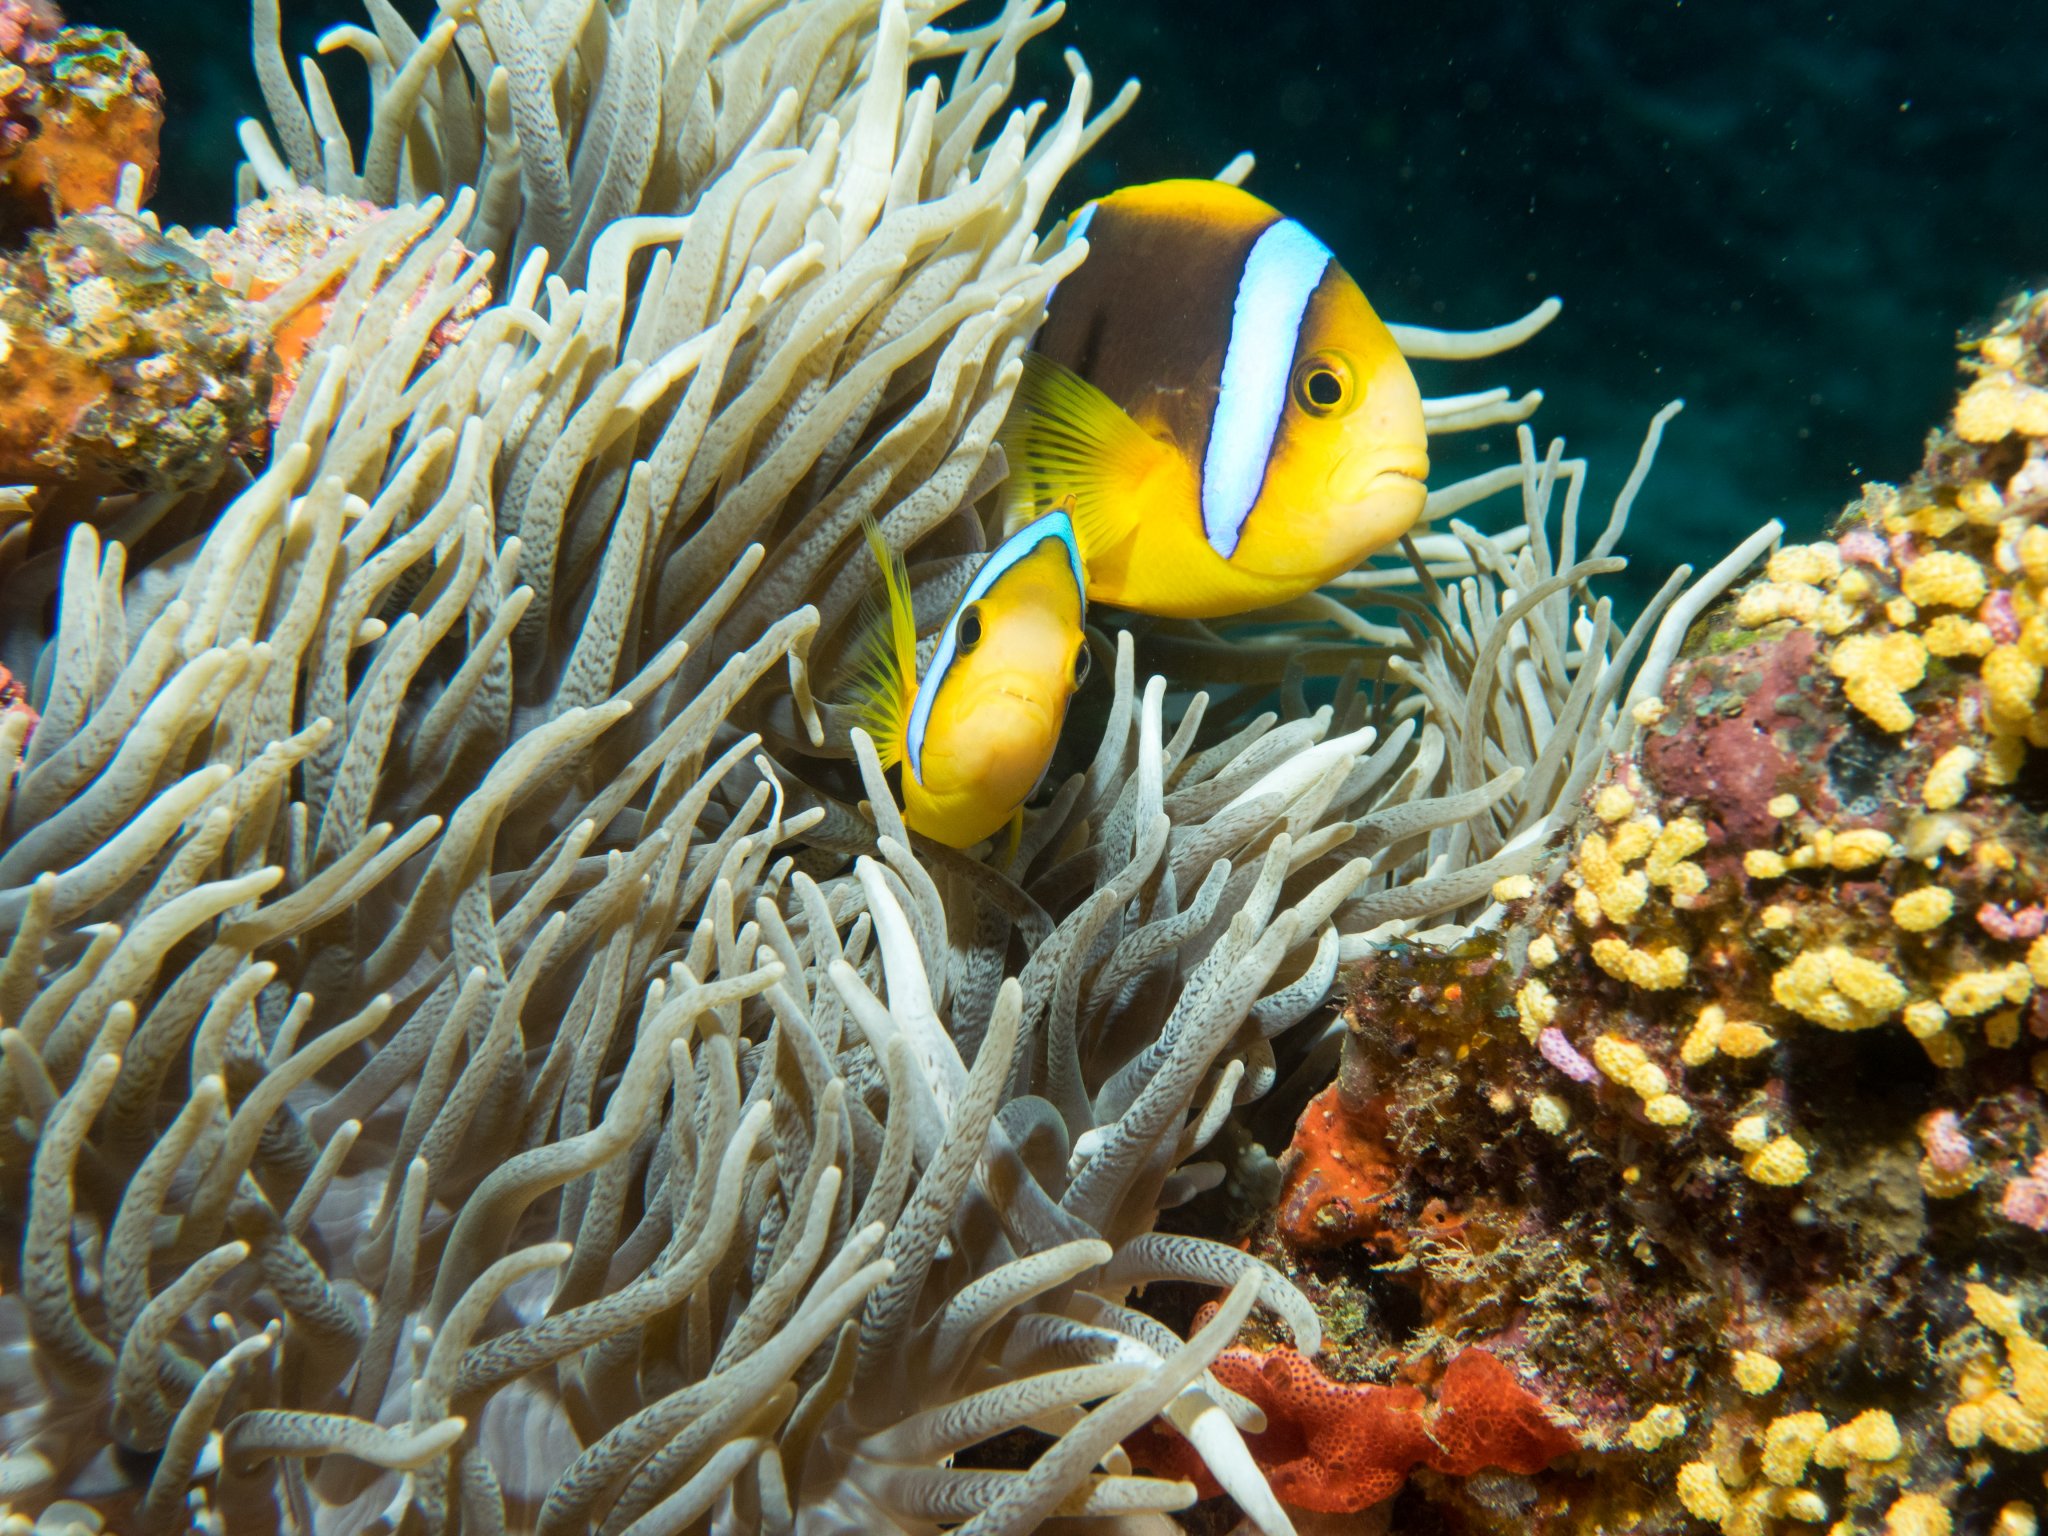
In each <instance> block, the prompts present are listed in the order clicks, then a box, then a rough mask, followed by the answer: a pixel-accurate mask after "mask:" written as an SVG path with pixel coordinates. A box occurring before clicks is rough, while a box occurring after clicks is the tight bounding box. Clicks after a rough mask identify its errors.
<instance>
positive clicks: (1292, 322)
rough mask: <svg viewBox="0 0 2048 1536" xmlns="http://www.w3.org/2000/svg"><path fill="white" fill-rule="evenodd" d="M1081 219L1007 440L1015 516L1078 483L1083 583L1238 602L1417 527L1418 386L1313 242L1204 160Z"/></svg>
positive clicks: (1196, 605) (1067, 495)
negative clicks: (1208, 171)
mask: <svg viewBox="0 0 2048 1536" xmlns="http://www.w3.org/2000/svg"><path fill="white" fill-rule="evenodd" d="M1076 235H1080V236H1085V237H1086V239H1087V241H1088V245H1089V251H1088V259H1087V260H1086V261H1084V262H1083V263H1082V264H1081V266H1080V267H1079V269H1078V270H1076V271H1075V272H1074V273H1072V274H1071V275H1070V276H1068V277H1066V278H1064V279H1063V280H1062V281H1061V282H1060V284H1059V287H1058V289H1057V290H1056V291H1055V292H1054V294H1053V296H1052V300H1051V303H1050V305H1049V309H1048V314H1047V318H1046V322H1045V325H1044V326H1043V327H1042V328H1041V329H1040V331H1039V334H1038V338H1037V341H1036V343H1035V344H1034V345H1035V349H1036V350H1035V351H1034V352H1033V353H1032V354H1030V355H1029V356H1027V357H1026V359H1025V373H1024V379H1023V382H1022V384H1021V385H1020V386H1019V388H1018V391H1017V398H1016V402H1015V404H1014V405H1013V406H1012V407H1011V410H1010V415H1009V417H1008V419H1007V420H1006V421H1005V423H1004V426H1003V435H1002V441H1003V445H1004V450H1005V452H1006V454H1007V455H1008V457H1009V461H1010V467H1011V475H1010V491H1009V504H1008V508H1007V513H1008V518H1009V523H1010V526H1012V527H1016V526H1020V525H1021V524H1022V523H1024V522H1026V521H1028V520H1029V519H1030V518H1031V517H1033V516H1035V515H1037V514H1038V513H1039V512H1040V511H1042V510H1043V509H1044V508H1046V507H1048V506H1053V505H1058V504H1060V503H1062V502H1068V501H1071V504H1072V506H1073V508H1074V525H1075V529H1076V531H1077V534H1078V537H1079V540H1080V545H1081V552H1082V555H1083V558H1084V560H1085V563H1086V568H1087V572H1088V596H1089V597H1091V598H1093V599H1095V600H1096V601H1098V602H1104V603H1111V604H1114V605H1115V606H1117V607H1120V608H1130V609H1135V610H1137V611H1139V612H1142V613H1153V614H1160V615H1165V616H1168V617H1174V618H1220V617H1224V616H1227V615H1230V614H1236V613H1247V612H1250V611H1252V610H1253V609H1257V608H1264V607H1269V606H1271V605H1273V604H1276V603H1283V602H1286V601H1288V600H1290V599H1292V598H1296V597H1299V596H1301V595H1302V594H1303V593H1305V592H1308V591H1311V590H1313V589H1314V588H1315V587H1317V586H1319V585H1321V584H1322V583H1324V582H1326V581H1329V580H1330V579H1331V578H1332V577H1334V576H1338V575H1340V574H1342V573H1343V572H1345V571H1348V570H1351V569H1353V568H1354V567H1355V566H1357V565H1358V564H1359V562H1360V561H1362V560H1364V559H1365V557H1366V556H1368V555H1370V554H1371V553H1372V552H1373V551H1374V550H1376V549H1380V548H1382V547H1384V546H1385V545H1387V544H1389V543H1391V542H1393V541H1394V540H1395V539H1397V538H1399V537H1400V536H1401V535H1402V534H1404V533H1406V532H1407V531H1408V530H1409V529H1410V528H1411V527H1413V526H1414V524H1415V520H1416V518H1417V517H1418V516H1420V515H1421V512H1422V504H1423V497H1424V488H1423V480H1424V478H1425V477H1426V476H1427V475H1428V473H1429V443H1428V438H1427V436H1426V434H1425V432H1424V430H1423V421H1422V396H1421V393H1420V391H1419V390H1417V388H1416V386H1415V379H1414V376H1413V375H1412V374H1411V373H1410V372H1409V370H1408V364H1407V361H1406V360H1405V359H1404V358H1403V357H1402V356H1401V353H1400V349H1399V348H1398V347H1396V346H1395V344H1394V338H1393V336H1392V335H1391V334H1389V332H1388V331H1387V328H1386V326H1384V325H1383V324H1381V323H1380V319H1379V317H1378V316H1377V315H1375V314H1374V313H1373V310H1372V306H1371V305H1370V304H1368V303H1367V302H1366V299H1365V295H1364V294H1363V293H1362V292H1360V291H1359V288H1358V285H1357V284H1356V283H1355V282H1353V281H1352V280H1351V278H1350V277H1349V276H1348V275H1347V274H1346V273H1345V271H1344V269H1343V268H1342V267H1341V266H1339V265H1338V264H1337V262H1336V260H1335V259H1334V258H1333V257H1332V256H1331V255H1330V252H1329V250H1328V249H1327V248H1326V247H1325V246H1324V245H1323V244H1322V242H1321V241H1319V240H1317V239H1316V238H1315V236H1314V235H1311V234H1310V233H1309V232H1308V231H1307V230H1306V229H1304V228H1303V227H1302V226H1301V225H1300V224H1298V223H1296V222H1295V221H1294V220H1292V219H1289V218H1285V217H1283V216H1282V215H1281V214H1280V213H1279V212H1278V211H1277V210H1275V209H1274V208H1272V207H1270V206H1268V205H1267V204H1265V203H1263V202H1261V201H1260V200H1259V199H1258V198H1256V197H1253V196H1252V195H1251V194H1250V193H1248V192H1244V191H1241V190H1239V189H1238V188H1235V187H1229V186H1225V185H1223V184H1222V183H1220V182H1213V181H1164V182H1157V183H1154V184H1152V185H1150V186H1142V187H1129V188H1126V189H1125V190H1123V191H1121V192H1115V193H1112V194H1110V195H1109V196H1107V197H1104V198H1101V199H1098V200H1097V201H1095V202H1093V203H1090V204H1088V205H1087V206H1085V207H1084V208H1083V209H1082V210H1081V212H1080V213H1079V214H1078V215H1077V216H1076V218H1075V220H1074V223H1073V226H1072V228H1071V230H1070V233H1069V238H1072V237H1074V236H1076Z"/></svg>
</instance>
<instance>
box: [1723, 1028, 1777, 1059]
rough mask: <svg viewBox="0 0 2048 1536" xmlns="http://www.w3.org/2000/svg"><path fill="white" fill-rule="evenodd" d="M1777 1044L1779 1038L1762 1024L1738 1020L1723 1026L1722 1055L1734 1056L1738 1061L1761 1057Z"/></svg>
mask: <svg viewBox="0 0 2048 1536" xmlns="http://www.w3.org/2000/svg"><path fill="white" fill-rule="evenodd" d="M1777 1043H1778V1037H1777V1036H1776V1035H1774V1034H1772V1033H1771V1032H1770V1031H1769V1030H1768V1029H1765V1028H1764V1027H1763V1026H1762V1025H1761V1024H1751V1023H1749V1022H1748V1021H1747V1020H1744V1019H1737V1020H1734V1021H1732V1022H1730V1023H1727V1024H1724V1025H1722V1026H1721V1038H1720V1046H1721V1054H1722V1055H1724V1056H1733V1057H1735V1058H1736V1059H1737V1060H1738V1061H1747V1060H1748V1059H1749V1058H1750V1057H1752V1056H1761V1055H1763V1053H1764V1052H1765V1051H1768V1050H1769V1049H1770V1048H1771V1047H1772V1046H1774V1045H1776V1044H1777Z"/></svg>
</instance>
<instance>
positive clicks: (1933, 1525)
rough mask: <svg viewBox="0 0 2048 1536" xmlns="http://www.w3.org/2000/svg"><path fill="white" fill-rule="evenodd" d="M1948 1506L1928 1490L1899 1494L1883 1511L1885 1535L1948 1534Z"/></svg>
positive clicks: (1949, 1524) (1941, 1535)
mask: <svg viewBox="0 0 2048 1536" xmlns="http://www.w3.org/2000/svg"><path fill="white" fill-rule="evenodd" d="M1953 1528H1954V1522H1953V1521H1952V1520H1951V1519H1950V1518H1949V1512H1948V1506H1947V1505H1946V1504H1944V1503H1942V1502H1941V1500H1940V1499H1938V1498H1936V1497H1935V1496H1934V1495H1933V1494H1931V1493H1902V1494H1900V1495H1899V1496H1898V1497H1897V1498H1896V1499H1894V1500H1892V1507H1891V1508H1890V1509H1888V1510H1886V1511H1885V1512H1884V1529H1885V1536H1949V1532H1950V1531H1951V1530H1952V1529H1953Z"/></svg>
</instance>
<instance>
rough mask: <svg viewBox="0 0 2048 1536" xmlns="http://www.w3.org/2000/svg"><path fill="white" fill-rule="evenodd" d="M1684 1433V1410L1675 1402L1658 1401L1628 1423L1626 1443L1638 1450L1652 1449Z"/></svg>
mask: <svg viewBox="0 0 2048 1536" xmlns="http://www.w3.org/2000/svg"><path fill="white" fill-rule="evenodd" d="M1684 1433H1685V1410H1684V1409H1683V1408H1680V1407H1679V1406H1678V1405H1677V1404H1675V1403H1658V1404H1656V1405H1655V1406H1653V1407H1652V1408H1650V1409H1649V1411H1648V1412H1646V1413H1644V1414H1643V1416H1642V1417H1641V1418H1639V1419H1637V1420H1636V1421H1635V1422H1634V1423H1632V1424H1630V1425H1629V1427H1628V1430H1627V1438H1628V1443H1629V1444H1630V1445H1632V1446H1634V1447H1635V1448H1636V1449H1637V1450H1639V1451H1654V1450H1656V1449H1657V1448H1658V1447H1659V1446H1662V1445H1665V1444H1668V1443H1669V1442H1670V1441H1673V1440H1676V1439H1677V1438H1678V1437H1679V1436H1680V1435H1682V1434H1684Z"/></svg>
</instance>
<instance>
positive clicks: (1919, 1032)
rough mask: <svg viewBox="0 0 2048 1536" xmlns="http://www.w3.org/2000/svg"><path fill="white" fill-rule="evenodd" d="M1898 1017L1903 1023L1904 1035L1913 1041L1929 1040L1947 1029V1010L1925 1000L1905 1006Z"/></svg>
mask: <svg viewBox="0 0 2048 1536" xmlns="http://www.w3.org/2000/svg"><path fill="white" fill-rule="evenodd" d="M1900 1017H1901V1018H1902V1019H1903V1020H1904V1021H1905V1025H1906V1033H1907V1034H1909V1035H1911V1036H1912V1037H1913V1038H1914V1039H1915V1040H1931V1039H1932V1038H1933V1037H1934V1036H1936V1035H1938V1034H1940V1033H1941V1032H1942V1031H1943V1030H1944V1029H1947V1028H1948V1010H1947V1009H1946V1008H1944V1007H1942V1006H1941V1004H1939V1003H1937V1002H1931V1001H1929V1000H1928V999H1926V998H1921V999H1920V1000H1919V1001H1917V1002H1911V1003H1908V1004H1906V1011H1905V1013H1904V1014H1902V1015H1901V1016H1900Z"/></svg>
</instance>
